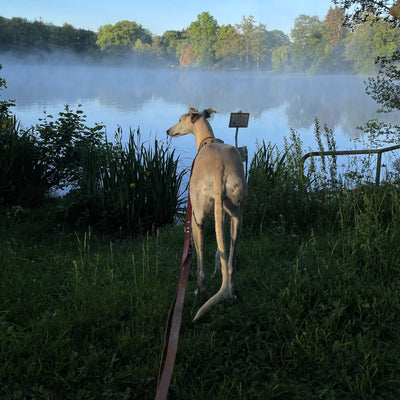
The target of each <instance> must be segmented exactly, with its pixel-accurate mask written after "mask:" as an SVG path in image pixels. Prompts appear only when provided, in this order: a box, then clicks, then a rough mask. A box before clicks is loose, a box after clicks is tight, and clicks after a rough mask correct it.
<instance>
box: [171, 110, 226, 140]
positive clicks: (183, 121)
mask: <svg viewBox="0 0 400 400" xmlns="http://www.w3.org/2000/svg"><path fill="white" fill-rule="evenodd" d="M217 112H218V111H217V110H215V109H214V108H207V109H205V110H203V112H201V113H200V112H199V111H198V110H197V109H196V108H193V107H190V108H189V112H188V113H186V114H183V115H181V117H180V118H179V121H178V123H177V124H175V125H174V126H172V127H171V128H169V129H168V130H167V135H169V136H172V137H179V136H183V135H187V134H188V133H193V125H194V124H195V123H196V121H198V120H199V119H200V118H205V119H208V118H210V116H211V115H212V114H213V113H217Z"/></svg>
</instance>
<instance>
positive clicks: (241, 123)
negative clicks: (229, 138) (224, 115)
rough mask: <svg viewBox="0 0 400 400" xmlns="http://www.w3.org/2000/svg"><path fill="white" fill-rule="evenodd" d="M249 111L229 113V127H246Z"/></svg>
mask: <svg viewBox="0 0 400 400" xmlns="http://www.w3.org/2000/svg"><path fill="white" fill-rule="evenodd" d="M249 115H250V114H249V113H242V112H238V113H231V119H230V120H229V128H247V127H248V125H249Z"/></svg>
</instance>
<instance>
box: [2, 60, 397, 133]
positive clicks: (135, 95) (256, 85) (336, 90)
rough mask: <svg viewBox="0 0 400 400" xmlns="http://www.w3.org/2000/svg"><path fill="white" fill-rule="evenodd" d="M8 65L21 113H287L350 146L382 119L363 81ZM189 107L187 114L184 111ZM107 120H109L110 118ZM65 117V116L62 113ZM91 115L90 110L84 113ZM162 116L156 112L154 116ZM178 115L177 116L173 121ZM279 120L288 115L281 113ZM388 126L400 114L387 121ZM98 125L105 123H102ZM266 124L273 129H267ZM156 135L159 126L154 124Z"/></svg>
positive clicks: (258, 116)
mask: <svg viewBox="0 0 400 400" xmlns="http://www.w3.org/2000/svg"><path fill="white" fill-rule="evenodd" d="M0 62H2V63H3V71H2V73H3V75H2V76H4V78H5V79H6V80H7V85H8V89H7V92H6V96H8V97H10V98H15V99H17V106H18V107H19V110H22V111H23V110H24V108H26V109H29V107H31V106H32V105H33V104H43V105H46V104H47V105H48V104H51V103H54V104H56V103H61V104H75V103H76V102H77V101H81V100H82V99H83V100H84V99H87V100H90V99H91V100H96V102H97V103H98V104H99V105H100V106H101V107H103V109H104V110H110V109H114V110H116V111H119V112H123V113H131V114H138V115H140V112H141V111H142V110H143V108H144V107H145V106H146V105H147V106H149V105H150V106H151V105H152V104H154V105H156V104H159V102H160V100H161V101H162V102H164V103H167V104H171V105H175V106H179V107H178V108H181V110H182V112H184V111H185V110H186V109H187V106H188V105H193V106H196V107H198V108H199V109H202V108H206V107H210V106H212V107H215V108H216V109H217V110H218V111H219V112H220V113H222V114H228V113H230V112H233V111H237V110H239V109H242V110H243V111H246V112H250V114H251V118H252V119H253V120H254V121H257V120H261V121H260V122H262V120H263V118H264V116H265V115H266V114H267V113H268V112H270V111H272V112H273V111H274V110H282V108H283V110H284V116H285V118H286V121H284V122H285V125H286V126H287V127H290V128H294V129H310V128H311V127H312V126H313V121H314V118H315V117H318V118H319V120H320V121H321V122H322V123H326V124H327V125H328V126H329V128H331V129H333V130H335V131H336V130H337V129H338V130H340V131H341V132H342V134H344V135H346V136H348V137H349V138H355V137H357V136H358V135H359V131H358V130H357V129H356V128H357V126H359V125H362V124H363V123H365V121H367V120H368V119H371V118H375V117H376V116H377V114H376V108H377V106H376V104H375V103H374V102H373V101H372V100H371V99H370V98H369V97H368V96H367V95H365V93H364V84H363V79H362V78H358V77H349V76H299V75H291V76H282V75H268V74H258V73H244V72H230V73H223V72H203V71H181V70H138V69H132V68H109V67H107V68H106V67H80V66H76V65H75V66H43V65H18V64H7V63H6V62H4V61H2V60H0ZM180 106H182V107H180ZM104 110H103V111H102V112H105V111H104ZM60 111H61V110H60ZM85 111H86V110H85ZM154 115H157V110H156V109H155V110H154ZM177 116H178V115H175V116H173V118H175V117H177ZM277 117H279V118H282V114H281V113H280V112H277ZM380 118H381V119H386V120H387V121H390V120H395V119H397V120H398V119H399V113H396V114H389V115H381V116H380ZM103 120H104V119H103V118H99V119H98V122H101V121H103ZM266 123H267V122H266ZM154 124H155V128H154V129H156V130H158V129H159V130H164V127H163V128H158V126H157V118H154Z"/></svg>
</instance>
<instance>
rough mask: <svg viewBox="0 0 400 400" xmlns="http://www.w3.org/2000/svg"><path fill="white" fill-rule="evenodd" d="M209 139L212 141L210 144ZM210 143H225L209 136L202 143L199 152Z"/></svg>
mask: <svg viewBox="0 0 400 400" xmlns="http://www.w3.org/2000/svg"><path fill="white" fill-rule="evenodd" d="M209 139H211V140H210V141H209V142H206V140H209ZM209 143H224V142H223V140H221V139H217V138H216V137H214V136H207V137H206V138H205V139H203V140H202V141H201V142H200V146H199V150H198V151H200V150H201V148H202V147H204V146H205V145H206V144H209Z"/></svg>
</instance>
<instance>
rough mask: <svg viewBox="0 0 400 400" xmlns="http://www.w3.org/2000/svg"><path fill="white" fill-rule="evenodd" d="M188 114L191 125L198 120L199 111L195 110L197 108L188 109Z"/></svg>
mask: <svg viewBox="0 0 400 400" xmlns="http://www.w3.org/2000/svg"><path fill="white" fill-rule="evenodd" d="M189 114H190V118H191V120H192V123H194V122H196V121H197V120H198V119H199V118H200V114H199V111H198V110H197V108H193V107H190V108H189Z"/></svg>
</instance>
